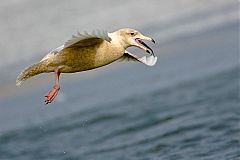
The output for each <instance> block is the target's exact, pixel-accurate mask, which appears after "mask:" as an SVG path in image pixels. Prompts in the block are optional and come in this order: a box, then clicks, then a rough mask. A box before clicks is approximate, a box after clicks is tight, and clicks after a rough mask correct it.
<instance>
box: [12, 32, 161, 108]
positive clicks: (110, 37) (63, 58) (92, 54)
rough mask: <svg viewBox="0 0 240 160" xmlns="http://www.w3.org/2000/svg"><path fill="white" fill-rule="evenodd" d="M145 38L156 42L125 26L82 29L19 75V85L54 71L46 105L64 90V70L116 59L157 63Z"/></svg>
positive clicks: (97, 65)
mask: <svg viewBox="0 0 240 160" xmlns="http://www.w3.org/2000/svg"><path fill="white" fill-rule="evenodd" d="M143 40H147V41H152V42H153V43H155V41H154V40H153V39H152V38H150V37H147V36H144V35H142V34H141V33H140V32H138V31H137V30H134V29H131V28H123V29H120V30H118V31H116V32H112V33H108V32H106V31H100V30H97V31H93V32H92V33H88V32H84V33H79V32H78V33H77V34H76V35H73V36H72V38H71V39H69V40H68V41H66V42H65V43H64V44H63V45H62V46H60V47H58V48H56V49H54V50H52V51H51V52H50V53H48V54H47V55H46V56H45V57H43V59H42V60H41V61H40V62H38V63H36V64H33V65H31V66H30V67H28V68H26V69H25V70H23V71H22V72H21V73H20V75H19V76H18V77H17V80H16V85H17V86H19V85H21V83H22V82H23V81H25V80H26V79H28V78H30V77H33V76H35V75H38V74H41V73H49V72H54V74H55V84H54V86H53V88H52V90H50V91H49V92H48V94H47V95H46V96H45V104H49V103H51V102H52V101H53V100H54V98H55V97H56V96H57V94H58V92H59V90H60V84H59V78H60V74H61V73H74V72H81V71H87V70H91V69H94V68H98V67H102V66H105V65H107V64H110V63H112V62H114V61H116V60H120V61H138V62H141V63H143V64H146V65H148V66H153V65H155V63H156V62H157V57H156V56H155V55H154V53H153V50H152V49H151V48H150V47H149V46H148V45H147V44H145V43H144V42H143ZM131 46H136V47H138V48H140V49H143V50H144V51H145V52H147V53H148V54H150V56H148V57H146V56H144V57H138V56H136V55H134V54H132V53H130V52H129V51H127V50H126V49H127V48H128V47H131Z"/></svg>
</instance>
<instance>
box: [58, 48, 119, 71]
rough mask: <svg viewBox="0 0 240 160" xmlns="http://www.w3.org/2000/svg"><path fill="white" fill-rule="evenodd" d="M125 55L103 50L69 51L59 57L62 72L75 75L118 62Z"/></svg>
mask: <svg viewBox="0 0 240 160" xmlns="http://www.w3.org/2000/svg"><path fill="white" fill-rule="evenodd" d="M122 55H123V53H117V52H113V53H112V52H107V51H105V52H104V51H101V50H90V49H82V50H81V51H75V50H68V53H65V54H64V53H62V55H61V56H60V57H58V58H59V59H61V60H59V61H61V62H62V63H61V64H59V65H58V66H59V68H60V71H61V72H63V73H73V72H80V71H86V70H91V69H94V68H98V67H102V66H104V65H107V64H110V63H112V62H113V61H115V60H117V59H118V58H120V57H121V56H122Z"/></svg>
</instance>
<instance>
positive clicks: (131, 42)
mask: <svg viewBox="0 0 240 160" xmlns="http://www.w3.org/2000/svg"><path fill="white" fill-rule="evenodd" d="M115 33H117V34H118V36H119V37H120V39H121V44H122V45H123V47H124V48H125V49H126V48H128V47H131V46H136V47H138V48H140V49H143V50H144V51H146V52H147V53H149V54H151V55H154V53H153V50H152V49H151V48H150V47H149V46H147V45H146V44H145V43H144V42H143V41H142V40H148V41H152V42H153V43H155V41H154V40H153V39H152V38H150V37H147V36H144V35H142V34H141V33H140V32H138V31H137V30H135V29H131V28H123V29H120V30H118V31H117V32H115Z"/></svg>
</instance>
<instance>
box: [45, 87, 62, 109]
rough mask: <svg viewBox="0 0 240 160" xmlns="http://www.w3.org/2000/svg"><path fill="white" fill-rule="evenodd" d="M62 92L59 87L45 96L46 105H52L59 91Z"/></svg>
mask: <svg viewBox="0 0 240 160" xmlns="http://www.w3.org/2000/svg"><path fill="white" fill-rule="evenodd" d="M59 90H60V87H59V86H54V87H53V89H52V90H51V91H49V92H48V94H47V95H46V96H45V97H46V99H45V101H44V102H45V105H47V104H49V103H51V102H52V101H53V100H54V98H55V97H57V95H58V91H59Z"/></svg>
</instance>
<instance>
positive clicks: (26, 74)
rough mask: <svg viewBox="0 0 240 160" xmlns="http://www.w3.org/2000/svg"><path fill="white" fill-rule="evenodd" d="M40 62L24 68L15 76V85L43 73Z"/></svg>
mask: <svg viewBox="0 0 240 160" xmlns="http://www.w3.org/2000/svg"><path fill="white" fill-rule="evenodd" d="M43 72H44V70H43V67H42V62H39V63H36V64H33V65H31V66H30V67H28V68H26V69H24V70H23V71H22V72H21V73H20V74H19V75H18V77H17V80H16V85H17V86H20V85H21V83H22V82H23V81H25V80H27V79H28V78H30V77H33V76H35V75H38V74H40V73H43Z"/></svg>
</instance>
